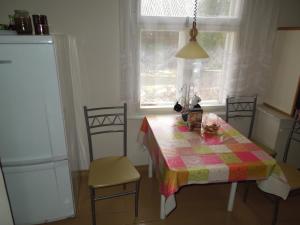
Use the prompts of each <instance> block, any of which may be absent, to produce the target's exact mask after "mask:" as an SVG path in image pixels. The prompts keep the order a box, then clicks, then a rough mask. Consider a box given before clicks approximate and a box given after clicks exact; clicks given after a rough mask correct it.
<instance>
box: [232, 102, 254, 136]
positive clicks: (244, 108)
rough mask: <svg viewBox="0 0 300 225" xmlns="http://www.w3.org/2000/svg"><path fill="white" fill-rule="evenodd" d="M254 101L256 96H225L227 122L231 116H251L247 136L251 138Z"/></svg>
mask: <svg viewBox="0 0 300 225" xmlns="http://www.w3.org/2000/svg"><path fill="white" fill-rule="evenodd" d="M256 102H257V96H228V97H227V98H226V122H229V119H231V118H241V117H246V118H247V117H248V118H251V120H250V126H249V129H248V138H251V135H252V130H253V125H254V119H255V112H256Z"/></svg>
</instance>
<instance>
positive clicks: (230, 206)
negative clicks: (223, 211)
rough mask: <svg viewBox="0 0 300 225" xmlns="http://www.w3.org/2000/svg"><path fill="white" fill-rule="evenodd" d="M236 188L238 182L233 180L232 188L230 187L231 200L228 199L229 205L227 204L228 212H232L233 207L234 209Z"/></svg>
mask: <svg viewBox="0 0 300 225" xmlns="http://www.w3.org/2000/svg"><path fill="white" fill-rule="evenodd" d="M236 188H237V182H232V183H231V188H230V194H229V201H228V205H227V211H228V212H231V211H232V209H233V203H234V198H235V193H236Z"/></svg>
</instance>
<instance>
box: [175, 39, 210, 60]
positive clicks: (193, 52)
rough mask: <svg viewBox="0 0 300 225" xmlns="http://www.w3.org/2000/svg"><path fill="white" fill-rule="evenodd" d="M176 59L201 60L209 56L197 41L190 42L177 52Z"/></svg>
mask: <svg viewBox="0 0 300 225" xmlns="http://www.w3.org/2000/svg"><path fill="white" fill-rule="evenodd" d="M176 57H177V58H183V59H201V58H208V57H209V56H208V54H207V53H206V51H205V50H204V49H203V48H202V47H201V46H200V45H199V44H198V42H197V41H192V40H190V41H189V42H188V43H187V44H186V45H185V46H184V47H183V48H182V49H181V50H180V51H179V52H177V54H176Z"/></svg>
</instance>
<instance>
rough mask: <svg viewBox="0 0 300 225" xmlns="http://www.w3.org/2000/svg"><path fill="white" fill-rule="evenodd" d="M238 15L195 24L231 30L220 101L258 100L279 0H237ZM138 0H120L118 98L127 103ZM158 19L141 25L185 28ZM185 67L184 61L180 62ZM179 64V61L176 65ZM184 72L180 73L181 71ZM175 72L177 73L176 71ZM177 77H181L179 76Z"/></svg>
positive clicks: (134, 90)
mask: <svg viewBox="0 0 300 225" xmlns="http://www.w3.org/2000/svg"><path fill="white" fill-rule="evenodd" d="M240 1H241V4H240V6H241V7H242V10H240V11H241V15H240V17H238V19H236V21H234V22H232V21H230V22H228V21H226V19H224V20H222V22H221V23H220V20H210V21H209V23H205V24H201V21H198V26H199V27H200V35H201V29H204V30H215V29H218V30H226V31H233V32H235V34H236V35H235V42H234V45H233V48H231V49H230V51H228V52H225V53H224V54H226V59H227V60H226V63H225V73H224V76H225V79H224V80H223V81H222V84H221V85H222V86H223V89H222V92H221V93H220V96H219V98H220V102H223V101H224V99H225V98H226V96H227V95H252V94H258V95H259V96H260V97H261V98H260V99H262V97H263V95H264V91H265V89H266V87H267V84H268V79H270V71H271V61H272V50H273V45H274V41H275V37H276V28H277V19H278V14H279V0H263V1H262V0H240ZM138 6H139V4H138V0H120V48H121V54H120V65H121V67H120V68H121V71H120V74H121V99H122V100H125V101H127V102H131V103H137V102H139V96H140V93H139V91H140V88H139V84H140V76H139V24H140V23H139V21H138V20H140V18H139V8H138ZM157 19H158V18H154V17H153V18H148V19H147V21H143V26H147V24H149V26H151V27H153V26H155V25H154V24H156V25H157V26H156V29H170V30H172V29H174V28H178V26H180V28H181V29H183V30H184V29H185V30H186V25H185V21H183V22H182V23H181V24H180V23H178V22H177V23H176V24H172V23H171V24H169V26H161V24H162V23H160V22H159V21H158V20H157ZM181 63H183V65H181V66H183V67H186V68H188V63H190V62H188V61H186V62H185V61H183V62H181ZM178 65H179V66H180V63H179V64H178ZM182 74H184V73H182ZM177 75H179V76H180V73H178V74H177ZM177 79H178V80H181V81H182V80H184V79H182V78H181V77H178V78H177ZM174 100H175V99H174Z"/></svg>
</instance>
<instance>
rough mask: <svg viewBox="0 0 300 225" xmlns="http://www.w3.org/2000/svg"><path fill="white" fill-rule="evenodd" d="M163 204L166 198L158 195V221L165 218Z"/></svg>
mask: <svg viewBox="0 0 300 225" xmlns="http://www.w3.org/2000/svg"><path fill="white" fill-rule="evenodd" d="M165 203H166V197H165V196H164V195H160V219H161V220H164V219H165V218H166V212H165Z"/></svg>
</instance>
